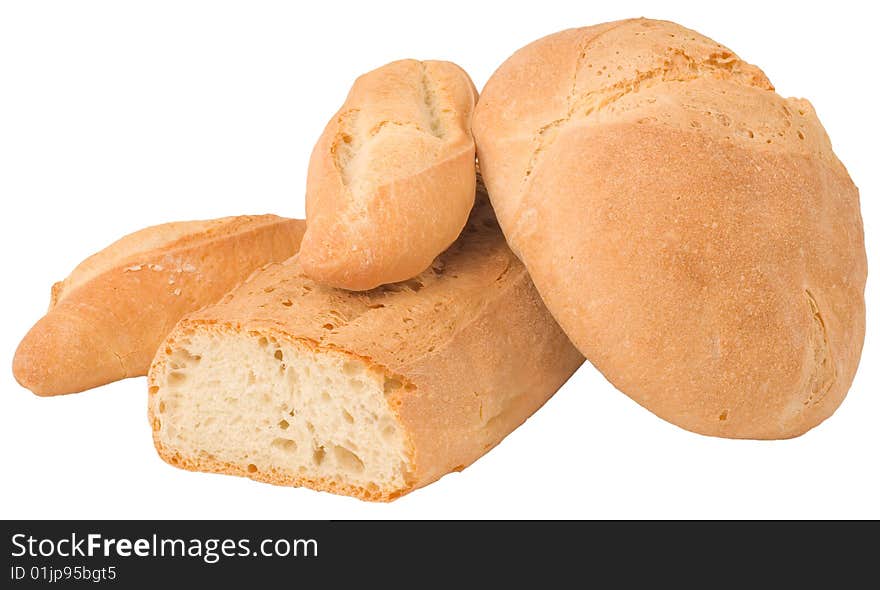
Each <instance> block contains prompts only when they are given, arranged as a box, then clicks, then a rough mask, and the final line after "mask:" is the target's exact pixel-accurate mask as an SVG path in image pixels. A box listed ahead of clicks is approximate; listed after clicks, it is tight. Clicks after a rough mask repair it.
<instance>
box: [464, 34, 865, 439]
mask: <svg viewBox="0 0 880 590" xmlns="http://www.w3.org/2000/svg"><path fill="white" fill-rule="evenodd" d="M474 135H475V138H476V142H477V154H478V158H479V162H480V168H481V171H482V173H483V176H484V178H485V181H486V185H487V187H488V189H489V193H490V196H491V199H492V203H493V205H494V207H495V210H496V212H497V214H498V220H499V222H500V224H501V227H502V229H503V230H504V233H505V235H506V236H507V239H508V242H509V243H510V245H511V247H512V248H513V250H514V252H516V253H517V255H518V256H519V257H520V258H521V259H522V260H523V262H524V263H525V265H526V267H527V268H528V270H529V273H530V274H531V276H532V279H533V280H534V282H535V285H536V286H537V288H538V291H539V292H540V294H541V296H542V298H543V299H544V302H545V303H546V304H547V306H548V308H549V309H550V311H551V312H552V314H553V315H554V317H555V318H556V319H557V321H558V322H559V323H560V325H561V326H562V328H563V329H564V330H565V331H566V333H567V334H568V336H569V337H570V338H571V339H572V341H573V342H574V343H575V345H576V346H577V347H578V348H579V349H580V351H581V352H582V353H583V354H584V355H585V356H586V357H587V358H588V359H589V360H590V361H592V363H593V364H594V365H595V366H596V367H597V368H598V369H599V370H600V371H602V373H603V374H604V375H605V376H606V377H607V378H608V379H609V381H611V382H612V383H613V384H614V385H615V386H616V387H617V388H619V389H620V390H621V391H623V392H625V393H626V394H627V395H629V396H630V397H632V398H633V399H634V400H635V401H637V402H638V403H639V404H641V405H643V406H644V407H646V408H648V409H649V410H651V411H652V412H654V413H655V414H657V415H658V416H660V417H662V418H664V419H666V420H668V421H670V422H672V423H674V424H677V425H679V426H681V427H683V428H686V429H688V430H692V431H694V432H699V433H702V434H708V435H714V436H723V437H732V438H767V439H770V438H787V437H792V436H797V435H799V434H802V433H803V432H805V431H807V430H809V429H810V428H812V427H813V426H815V425H817V424H819V423H820V422H821V421H822V420H824V419H825V418H827V417H828V416H830V415H831V414H832V412H834V410H835V409H836V408H837V407H838V405H839V404H840V402H841V401H842V400H843V398H844V396H845V395H846V392H847V390H848V389H849V386H850V384H851V382H852V379H853V376H854V374H855V371H856V367H857V365H858V361H859V356H860V354H861V348H862V341H863V338H864V330H865V308H864V287H865V279H866V273H867V263H866V258H865V249H864V234H863V229H862V221H861V216H860V214H859V196H858V190H857V189H856V187H855V185H854V184H853V182H852V181H851V180H850V177H849V175H848V174H847V171H846V169H845V168H844V166H843V165H842V164H841V163H840V161H839V160H838V159H837V158H836V156H835V155H834V153H833V152H832V150H831V144H830V142H829V139H828V136H827V135H826V133H825V130H824V129H823V127H822V125H821V123H820V122H819V120H818V119H817V117H816V114H815V112H814V111H813V108H812V107H811V105H810V104H809V103H808V102H807V101H806V100H800V99H785V98H782V97H781V96H779V95H778V94H776V93H775V92H774V89H773V86H772V85H771V84H770V82H769V80H768V79H767V78H766V76H765V75H764V73H763V72H762V71H761V70H760V69H758V68H757V67H755V66H752V65H750V64H748V63H745V62H743V61H742V60H741V59H739V58H738V57H737V56H736V55H735V54H733V53H732V52H731V51H730V50H729V49H727V48H725V47H723V46H721V45H719V44H718V43H715V42H714V41H712V40H711V39H708V38H706V37H704V36H702V35H700V34H698V33H696V32H694V31H691V30H688V29H685V28H683V27H681V26H679V25H676V24H674V23H670V22H662V21H653V20H645V19H634V20H626V21H620V22H613V23H607V24H602V25H598V26H594V27H587V28H581V29H571V30H566V31H562V32H560V33H556V34H554V35H550V36H549V37H545V38H543V39H540V40H538V41H535V42H534V43H532V44H530V45H528V46H526V47H524V48H522V49H520V50H519V51H517V52H516V53H515V54H514V55H513V56H512V57H510V59H508V60H507V61H506V62H505V63H504V64H503V65H502V66H501V67H500V68H499V69H498V71H496V72H495V74H494V75H493V76H492V78H491V79H490V80H489V82H488V84H487V85H486V88H485V89H484V91H483V93H482V96H481V98H480V101H479V104H478V105H477V109H476V112H475V115H474Z"/></svg>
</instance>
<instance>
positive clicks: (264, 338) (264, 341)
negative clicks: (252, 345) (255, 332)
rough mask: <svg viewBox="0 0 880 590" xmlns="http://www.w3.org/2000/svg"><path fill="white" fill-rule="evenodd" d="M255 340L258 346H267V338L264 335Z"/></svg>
mask: <svg viewBox="0 0 880 590" xmlns="http://www.w3.org/2000/svg"><path fill="white" fill-rule="evenodd" d="M257 342H258V343H259V344H260V346H269V339H268V338H266V337H265V336H263V337H262V338H260V339H259V340H258V341H257Z"/></svg>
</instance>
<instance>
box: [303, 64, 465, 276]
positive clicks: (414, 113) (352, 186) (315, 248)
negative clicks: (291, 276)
mask: <svg viewBox="0 0 880 590" xmlns="http://www.w3.org/2000/svg"><path fill="white" fill-rule="evenodd" d="M476 99H477V92H476V89H475V88H474V86H473V83H472V82H471V80H470V78H469V77H468V75H467V74H466V73H465V72H464V70H462V69H461V68H459V67H458V66H456V65H455V64H452V63H449V62H441V61H425V62H418V61H415V60H401V61H396V62H392V63H390V64H388V65H386V66H383V67H381V68H379V69H377V70H374V71H372V72H369V73H367V74H365V75H363V76H361V77H360V78H358V79H357V81H356V82H355V84H354V86H353V87H352V90H351V92H350V93H349V95H348V98H347V99H346V101H345V104H344V105H343V106H342V108H341V109H340V110H339V112H337V113H336V115H334V117H333V119H331V121H330V122H329V123H328V124H327V127H326V129H325V130H324V133H323V134H322V135H321V137H320V138H319V140H318V142H317V144H316V146H315V149H314V151H313V152H312V158H311V161H310V163H309V175H308V185H307V189H306V212H307V217H308V222H309V223H308V230H307V232H306V235H305V237H304V238H303V246H302V251H301V255H300V261H301V262H300V263H301V264H302V265H303V268H304V269H305V271H306V272H307V274H308V275H309V276H311V277H312V278H314V279H315V280H316V281H318V282H320V283H322V284H326V285H330V286H335V287H341V288H347V289H357V290H364V289H370V288H373V287H377V286H379V285H381V284H386V283H391V282H397V281H402V280H406V279H409V278H411V277H413V276H415V275H416V274H418V273H420V272H421V271H423V270H425V268H427V266H428V265H429V264H430V263H431V261H432V260H433V259H434V258H435V257H436V256H437V255H438V254H439V253H440V252H442V251H443V250H445V249H446V247H447V246H449V244H451V243H452V242H453V241H454V240H455V238H456V237H457V236H458V235H459V233H460V232H461V229H462V227H464V224H465V222H466V221H467V217H468V213H469V211H470V209H471V206H472V205H473V202H474V186H475V174H476V172H475V166H474V156H475V148H474V141H473V137H472V136H471V132H470V120H471V115H472V112H473V109H474V105H475V103H476Z"/></svg>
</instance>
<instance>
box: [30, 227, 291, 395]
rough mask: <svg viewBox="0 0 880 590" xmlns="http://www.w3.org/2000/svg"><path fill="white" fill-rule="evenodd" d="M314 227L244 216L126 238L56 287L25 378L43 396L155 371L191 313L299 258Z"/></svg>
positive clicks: (34, 333) (37, 328)
mask: <svg viewBox="0 0 880 590" xmlns="http://www.w3.org/2000/svg"><path fill="white" fill-rule="evenodd" d="M304 225H305V224H304V222H302V221H299V220H290V219H284V218H281V217H276V216H274V215H265V216H241V217H233V218H224V219H222V220H215V221H208V222H184V223H180V224H166V225H163V226H158V227H157V228H147V229H146V230H141V231H140V232H137V233H136V234H133V236H134V238H132V236H128V237H127V238H123V239H122V240H120V241H119V242H117V243H116V244H114V245H112V246H110V247H109V248H107V249H105V250H104V251H102V252H101V253H99V254H97V255H95V256H92V257H90V258H89V259H88V260H87V261H85V262H84V263H83V264H81V265H80V266H78V267H77V269H76V270H75V271H74V273H72V274H71V276H70V277H69V278H68V279H66V280H65V281H63V282H61V283H56V285H55V286H53V288H52V305H51V308H50V310H49V312H48V313H47V314H46V315H45V316H44V317H43V318H42V319H40V320H39V321H38V322H37V323H36V324H35V325H34V327H33V328H31V330H30V331H29V332H28V334H27V335H26V336H25V337H24V339H23V340H22V342H21V344H20V345H19V347H18V350H17V351H16V354H15V359H14V361H13V373H14V374H15V377H16V379H17V380H18V382H19V383H21V384H22V385H23V386H24V387H27V388H28V389H30V390H31V391H33V392H34V393H36V394H38V395H59V394H64V393H73V392H77V391H82V390H85V389H89V388H91V387H96V386H98V385H103V384H105V383H109V382H111V381H116V380H118V379H123V378H126V377H133V376H138V375H144V374H146V371H147V368H148V367H149V364H150V360H151V359H152V357H153V354H154V353H155V350H156V347H157V346H158V344H159V342H161V340H162V338H164V337H165V335H166V334H167V333H168V331H169V330H170V329H171V328H172V327H173V326H174V324H175V322H176V321H177V320H178V319H179V318H180V317H181V316H183V315H184V314H185V313H187V312H190V311H192V310H194V309H198V308H200V307H202V306H204V305H206V304H208V303H212V302H214V301H216V300H217V299H219V298H220V297H221V296H222V295H223V294H224V293H226V292H227V291H228V290H229V289H231V288H232V287H234V286H236V285H237V284H239V283H240V282H241V281H242V280H244V279H245V278H247V276H249V275H250V274H251V273H252V272H253V271H254V270H256V269H258V268H259V267H260V266H262V265H264V264H266V263H269V262H275V261H279V260H283V259H285V258H287V257H289V256H291V255H292V254H294V253H296V250H297V246H298V244H299V240H300V238H301V236H302V234H303V231H304ZM153 229H155V230H156V231H152V230H153Z"/></svg>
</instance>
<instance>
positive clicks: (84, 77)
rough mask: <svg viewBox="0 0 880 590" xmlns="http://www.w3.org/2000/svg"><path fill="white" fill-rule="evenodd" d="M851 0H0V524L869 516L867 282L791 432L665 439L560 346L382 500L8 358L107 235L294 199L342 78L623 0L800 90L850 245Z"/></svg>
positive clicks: (120, 389)
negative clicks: (844, 186)
mask: <svg viewBox="0 0 880 590" xmlns="http://www.w3.org/2000/svg"><path fill="white" fill-rule="evenodd" d="M661 5H662V6H663V8H662V9H661V8H660V6H661ZM861 6H870V3H863V2H859V3H853V4H851V5H846V4H845V3H843V2H834V3H833V4H830V5H829V4H827V3H815V4H814V3H803V2H798V3H791V4H790V5H782V6H780V5H779V3H775V2H766V1H765V2H760V3H745V2H739V3H736V4H734V5H724V6H719V5H718V4H717V3H712V2H705V1H700V2H663V3H654V2H642V3H638V2H625V1H619V0H618V1H615V2H601V3H600V2H564V3H563V2H552V1H550V0H541V1H540V2H537V3H536V2H534V1H531V2H523V3H512V2H504V3H501V2H498V3H481V2H474V1H468V2H451V1H447V2H432V3H420V2H401V3H396V4H390V3H388V4H384V3H379V2H361V3H357V4H354V3H352V5H343V4H340V3H338V2H283V3H280V2H279V3H269V2H240V3H230V2H216V1H213V2H180V1H174V2H160V1H153V2H138V3H135V2H121V1H114V2H87V1H80V2H36V1H32V2H3V3H2V4H0V202H2V207H3V209H2V216H0V224H2V226H0V239H2V247H0V252H2V256H3V265H2V269H3V275H2V276H3V288H2V289H0V292H2V297H3V300H2V310H3V312H2V313H3V316H2V317H3V333H2V334H3V335H2V340H0V360H2V362H3V363H5V366H6V367H7V368H6V369H4V370H3V371H2V372H0V384H2V391H0V452H2V470H3V483H2V485H0V495H2V496H0V517H5V518H12V517H19V518H60V517H64V518H98V517H103V518H151V519H152V518H186V517H193V518H221V517H230V518H319V519H340V518H606V517H608V518H666V517H673V518H705V517H709V518H790V517H798V518H826V517H846V518H868V517H871V518H878V517H880V469H878V451H880V428H878V426H877V424H878V416H880V396H878V395H877V389H878V385H880V375H878V370H880V369H878V362H877V361H878V358H877V348H878V343H877V339H876V337H877V332H878V330H877V328H878V325H877V313H876V310H877V309H878V307H877V304H878V301H877V291H876V284H873V283H874V282H875V281H873V279H874V277H876V275H873V276H872V277H871V278H870V279H869V285H868V292H867V302H868V336H867V340H866V342H865V349H864V354H863V357H862V364H861V368H860V369H859V373H858V375H857V376H856V380H855V383H854V384H853V387H852V389H851V391H850V394H849V397H848V398H847V400H846V401H845V402H844V404H843V406H842V407H841V408H840V410H839V411H838V412H837V413H836V414H835V415H834V416H833V417H832V418H831V419H830V420H828V421H827V422H826V423H825V424H823V425H822V426H820V427H819V428H816V429H815V430H813V431H812V432H810V433H808V434H806V435H805V436H803V437H801V438H798V439H795V440H790V441H781V442H754V441H729V440H719V439H712V438H706V437H702V436H698V435H695V434H690V433H687V432H685V431H683V430H680V429H678V428H676V427H674V426H671V425H669V424H667V423H665V422H663V421H661V420H660V419H658V418H656V417H654V416H653V415H652V414H650V413H649V412H647V411H646V410H643V409H642V408H640V407H639V406H637V405H636V404H635V403H633V402H632V401H630V400H629V399H628V398H627V397H626V396H624V395H623V394H621V393H619V392H617V391H616V390H615V389H614V388H613V387H611V386H610V385H609V384H608V383H607V382H606V381H605V380H604V379H603V378H602V377H601V375H599V374H598V373H597V372H596V371H595V370H594V369H593V368H592V367H591V366H589V365H585V366H584V367H582V369H581V370H580V371H579V372H578V373H577V374H576V375H575V376H574V377H573V378H572V379H571V381H570V382H569V383H568V384H567V385H566V386H565V387H564V388H563V389H562V390H561V391H560V392H559V393H558V394H557V395H556V396H555V397H554V398H553V399H552V400H551V401H550V402H549V403H548V404H547V405H546V406H545V407H544V408H543V409H542V410H541V411H539V412H538V413H537V414H536V415H535V416H534V417H533V418H531V419H530V420H529V421H528V422H527V423H526V424H525V425H524V426H522V427H521V428H520V429H518V430H517V431H516V432H514V433H513V434H511V435H510V436H509V437H508V439H507V440H505V441H504V442H503V443H502V444H501V445H500V446H499V447H498V448H497V449H495V450H493V451H492V452H491V453H489V455H487V456H486V457H484V458H482V459H480V460H479V461H478V462H477V463H476V464H474V465H473V466H472V467H470V468H468V469H466V470H465V471H464V472H462V473H460V474H454V475H450V476H447V477H445V478H443V479H442V480H441V481H440V482H438V483H435V484H433V485H431V486H429V487H428V488H425V489H423V490H419V491H417V492H415V493H413V494H411V495H409V496H407V497H404V498H403V499H401V500H398V501H397V502H394V503H392V504H389V505H383V504H369V503H364V502H360V501H357V500H353V499H350V498H342V497H335V496H332V495H329V494H326V493H318V492H313V491H309V490H305V489H293V488H280V487H274V486H270V485H265V484H257V483H254V482H251V481H249V480H246V479H239V478H233V477H227V476H219V475H205V474H195V473H189V472H185V471H181V470H178V469H175V468H173V467H170V466H168V465H166V464H165V463H163V462H162V461H161V460H160V459H159V458H158V457H157V455H156V454H155V452H154V450H153V447H152V443H151V438H150V428H149V426H148V424H147V420H146V407H145V406H146V386H145V383H144V379H143V378H138V379H129V380H127V381H124V382H120V383H114V384H111V385H109V386H105V387H102V388H99V389H96V390H93V391H88V392H85V393H82V394H78V395H71V396H64V397H58V398H49V399H42V398H37V397H36V396H33V395H32V394H30V393H29V392H28V391H26V390H24V389H22V388H21V387H19V386H18V385H17V384H16V383H15V381H14V380H13V378H12V374H11V370H10V369H9V367H10V366H11V361H12V356H13V352H14V350H15V347H16V345H17V343H18V340H19V339H20V338H21V337H22V336H23V335H24V334H25V332H26V331H27V330H28V328H29V327H30V326H31V324H32V323H33V322H34V321H36V320H37V319H38V318H39V317H40V315H42V314H43V313H44V311H45V308H46V306H47V303H48V299H49V286H50V285H51V283H52V282H53V281H55V280H59V279H60V278H62V277H64V276H65V275H67V273H68V272H69V271H70V270H71V269H72V268H73V267H74V266H75V265H76V264H77V263H78V262H79V261H80V260H81V259H82V258H84V257H85V256H87V255H88V254H91V253H92V252H94V251H97V250H99V249H100V248H102V247H104V246H105V245H107V244H108V243H109V242H111V241H113V240H115V239H116V238H118V237H120V236H122V235H123V234H126V233H128V232H131V231H134V230H136V229H139V228H142V227H144V226H147V225H152V224H156V223H161V222H164V221H170V220H181V219H199V218H211V217H219V216H222V215H233V214H241V213H268V212H272V213H278V214H281V215H287V216H302V215H303V213H304V207H303V192H304V187H305V173H306V165H307V162H308V157H309V153H310V151H311V148H312V145H313V143H314V141H315V140H316V139H317V137H318V135H319V134H320V132H321V130H322V129H323V126H324V124H325V123H326V121H327V120H328V118H329V117H330V116H331V115H332V114H333V112H334V111H335V110H336V109H337V108H338V107H339V105H340V104H341V103H342V101H343V99H344V97H345V94H346V92H347V91H348V88H349V86H350V84H351V82H352V80H353V79H354V77H355V76H356V75H358V74H360V73H362V72H365V71H367V70H369V69H372V68H375V67H378V66H380V65H382V64H384V63H386V62H388V61H391V60H394V59H399V58H405V57H414V58H418V59H448V60H452V61H455V62H457V63H458V64H460V65H462V66H463V67H464V68H465V69H467V70H468V71H469V72H470V74H471V76H472V77H473V79H474V82H475V83H476V85H477V87H478V88H482V86H483V84H484V83H485V82H486V80H487V79H488V77H489V75H490V74H491V73H492V71H493V70H494V69H495V68H496V67H497V66H498V65H499V64H500V63H501V62H502V61H503V60H504V59H506V58H507V57H508V55H510V53H511V52H513V51H514V50H515V49H517V48H518V47H520V46H522V45H524V44H525V43H527V42H529V41H532V40H533V39H535V38H537V37H540V36H543V35H546V34H549V33H552V32H554V31H557V30H559V29H563V28H568V27H574V26H583V25H589V24H595V23H599V22H603V21H607V20H615V19H619V18H625V17H631V16H641V15H644V16H650V17H654V18H666V19H670V20H675V21H678V22H680V23H681V24H684V25H686V26H689V27H691V28H694V29H696V30H698V31H700V32H702V33H704V34H706V35H708V36H710V37H712V38H714V39H716V40H717V41H719V42H721V43H724V44H726V45H728V46H729V47H730V48H731V49H733V50H734V51H735V52H737V53H739V55H740V56H741V57H743V58H744V59H746V60H747V61H750V62H752V63H755V64H757V65H759V66H760V67H762V68H763V69H764V70H765V72H766V73H767V74H768V76H769V77H770V79H771V80H772V81H773V82H774V83H775V85H776V87H777V89H778V91H779V92H780V93H781V94H783V95H785V96H804V97H807V98H809V99H810V100H811V101H812V103H813V105H814V106H815V107H816V110H817V111H818V113H819V116H820V118H821V120H822V122H823V123H824V124H825V127H826V129H827V130H828V133H829V135H830V136H831V138H832V141H833V142H834V147H835V150H836V152H837V154H838V156H839V157H840V158H841V160H842V161H843V162H844V163H845V164H846V166H847V167H848V168H849V171H850V173H851V175H852V177H853V179H854V180H855V182H856V184H857V185H858V186H859V187H860V189H861V195H862V214H863V216H864V221H865V233H866V235H867V236H868V257H869V260H870V261H871V263H873V264H876V260H877V259H876V255H877V253H878V250H877V248H878V244H877V242H876V232H875V231H874V230H875V228H876V224H877V223H878V214H880V208H878V205H877V196H876V195H877V192H878V189H880V186H878V182H880V176H878V168H880V166H878V162H877V158H878V152H877V137H878V133H877V131H878V129H877V123H876V118H877V105H876V101H877V96H878V95H877V93H876V91H875V90H876V80H875V78H876V76H875V73H874V70H875V68H876V60H875V58H874V55H875V52H876V45H875V39H876V30H875V29H876V19H875V18H872V17H871V15H869V14H867V13H866V11H867V10H869V9H864V8H861ZM872 240H874V241H873V242H872ZM872 268H873V267H872Z"/></svg>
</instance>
